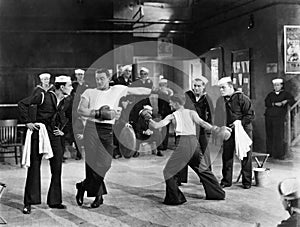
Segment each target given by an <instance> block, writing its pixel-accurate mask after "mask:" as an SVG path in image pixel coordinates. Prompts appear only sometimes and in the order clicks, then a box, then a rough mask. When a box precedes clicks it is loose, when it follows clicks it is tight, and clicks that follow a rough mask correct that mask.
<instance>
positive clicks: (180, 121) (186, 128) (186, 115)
mask: <svg viewBox="0 0 300 227" xmlns="http://www.w3.org/2000/svg"><path fill="white" fill-rule="evenodd" d="M173 115H174V117H175V120H176V126H175V133H176V135H177V136H179V135H196V124H195V122H194V121H193V119H192V116H191V111H190V110H188V109H183V110H176V111H175V112H174V113H173Z"/></svg>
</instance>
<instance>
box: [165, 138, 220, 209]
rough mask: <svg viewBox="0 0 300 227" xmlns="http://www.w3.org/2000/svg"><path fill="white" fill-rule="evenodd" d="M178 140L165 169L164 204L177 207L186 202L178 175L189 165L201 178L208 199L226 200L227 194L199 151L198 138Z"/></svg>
mask: <svg viewBox="0 0 300 227" xmlns="http://www.w3.org/2000/svg"><path fill="white" fill-rule="evenodd" d="M177 139H179V143H178V145H177V147H176V149H175V150H174V152H173V153H172V155H171V156H170V158H169V160H168V161H167V164H166V166H165V168H164V178H165V182H166V196H165V200H164V203H166V204H173V205H176V204H180V203H183V202H185V201H186V199H185V197H184V195H183V193H182V191H181V190H180V189H179V188H178V186H177V182H176V174H177V173H178V172H179V171H180V170H181V169H182V168H184V167H185V166H186V165H187V164H188V165H189V166H190V167H191V168H192V169H193V170H194V171H195V173H196V174H197V175H198V177H199V178H200V180H201V182H202V184H203V187H204V190H205V194H206V199H215V200H220V199H224V198H225V192H224V190H223V189H222V188H221V187H220V185H219V183H218V180H217V179H216V177H215V176H214V174H213V173H212V172H211V171H210V170H209V168H208V166H207V163H206V162H205V159H204V158H203V154H202V153H201V152H200V150H199V146H198V140H197V138H196V136H180V137H179V138H177Z"/></svg>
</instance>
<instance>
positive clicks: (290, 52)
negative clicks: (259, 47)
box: [284, 25, 300, 74]
mask: <svg viewBox="0 0 300 227" xmlns="http://www.w3.org/2000/svg"><path fill="white" fill-rule="evenodd" d="M284 72H285V73H289V74H300V26H295V25H285V26H284Z"/></svg>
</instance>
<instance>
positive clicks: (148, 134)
mask: <svg viewBox="0 0 300 227" xmlns="http://www.w3.org/2000/svg"><path fill="white" fill-rule="evenodd" d="M152 109H153V108H152V107H151V106H149V105H146V106H144V108H143V109H142V110H141V111H140V112H139V118H138V121H137V123H136V127H135V133H136V138H137V139H138V140H140V142H148V143H149V144H151V149H152V154H156V155H157V156H163V154H162V152H161V151H160V150H158V149H159V147H157V146H158V145H159V144H160V143H161V142H162V138H161V134H160V132H159V131H158V130H155V129H150V128H149V121H148V120H145V118H144V117H142V116H141V115H146V114H148V115H151V116H152ZM139 144H140V143H138V146H139Z"/></svg>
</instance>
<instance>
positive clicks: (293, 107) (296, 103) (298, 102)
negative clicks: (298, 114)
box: [290, 99, 300, 111]
mask: <svg viewBox="0 0 300 227" xmlns="http://www.w3.org/2000/svg"><path fill="white" fill-rule="evenodd" d="M298 104H300V99H299V100H298V101H297V102H295V103H294V104H293V105H292V106H291V109H290V111H292V110H293V109H295V108H296V106H297V105H298Z"/></svg>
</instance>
